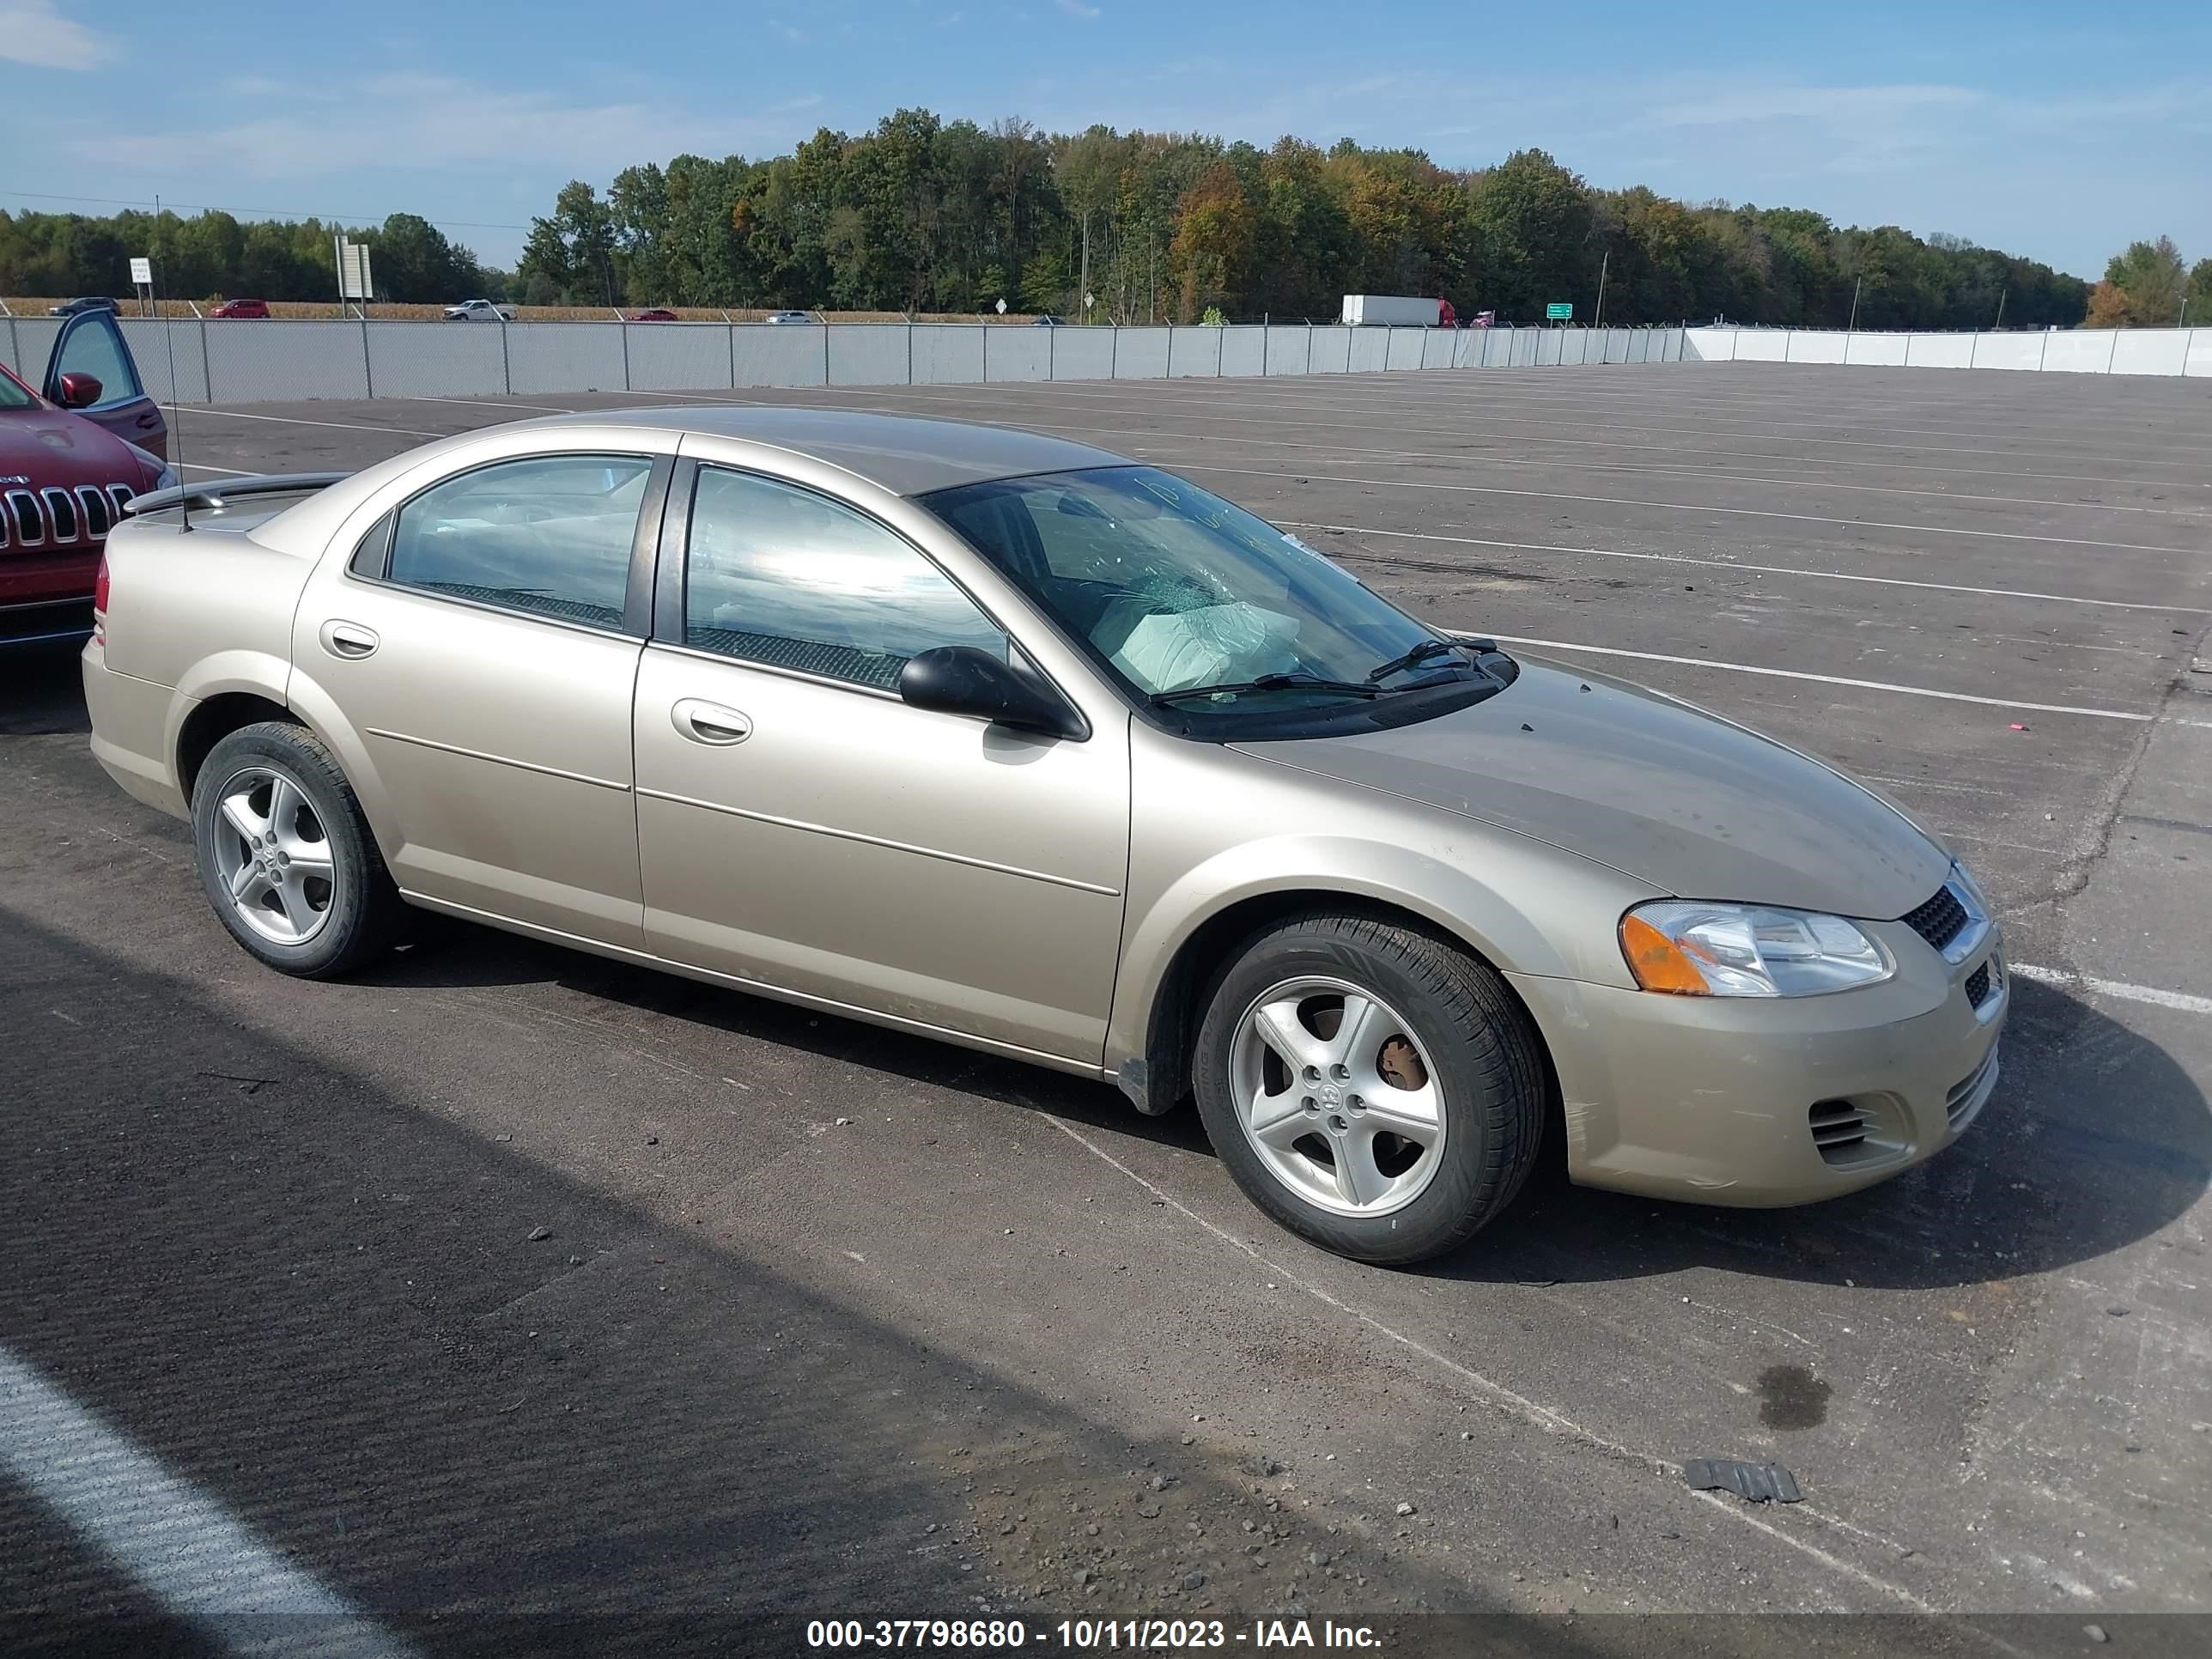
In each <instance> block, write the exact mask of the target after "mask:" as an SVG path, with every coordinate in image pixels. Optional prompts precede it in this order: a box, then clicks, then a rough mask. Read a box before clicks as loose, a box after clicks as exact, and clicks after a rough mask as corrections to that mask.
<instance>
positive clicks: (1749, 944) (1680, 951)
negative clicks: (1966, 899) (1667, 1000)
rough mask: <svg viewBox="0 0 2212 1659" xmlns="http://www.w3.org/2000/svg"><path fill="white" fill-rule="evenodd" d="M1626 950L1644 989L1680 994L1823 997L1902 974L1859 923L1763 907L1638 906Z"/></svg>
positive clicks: (1624, 939) (1628, 926)
mask: <svg viewBox="0 0 2212 1659" xmlns="http://www.w3.org/2000/svg"><path fill="white" fill-rule="evenodd" d="M1620 951H1621V954H1622V955H1623V956H1624V957H1627V959H1628V969H1629V971H1630V972H1631V973H1632V974H1634V975H1636V982H1637V983H1638V985H1640V986H1642V987H1644V989H1645V990H1647V991H1670V992H1673V993H1674V994H1676V995H1678V996H1691V997H1809V996H1818V995H1820V994H1821V993H1822V992H1824V991H1845V990H1849V989H1850V988H1851V987H1853V986H1856V985H1873V984H1875V983H1878V982H1879V981H1882V980H1885V979H1887V978H1888V977H1889V976H1890V975H1892V974H1893V973H1895V972H1896V971H1897V969H1896V967H1895V964H1893V963H1892V962H1891V961H1890V959H1889V957H1887V955H1886V954H1885V953H1884V952H1883V951H1882V948H1881V945H1878V944H1876V943H1875V941H1874V940H1873V939H1871V938H1869V936H1868V935H1867V934H1866V933H1865V932H1863V930H1862V929H1861V928H1860V927H1859V926H1858V924H1857V923H1856V922H1850V921H1844V919H1843V918H1842V917H1841V916H1824V915H1818V914H1817V913H1815V912H1813V911H1809V910H1778V909H1773V908H1769V907H1768V906H1765V905H1759V904H1702V903H1696V902H1688V901H1685V900H1680V899H1665V900H1662V901H1660V902H1656V903H1653V904H1642V905H1638V907H1637V908H1635V909H1633V910H1631V911H1630V912H1629V913H1628V914H1627V915H1626V916H1623V917H1622V918H1621V921H1620Z"/></svg>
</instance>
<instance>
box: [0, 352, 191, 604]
mask: <svg viewBox="0 0 2212 1659" xmlns="http://www.w3.org/2000/svg"><path fill="white" fill-rule="evenodd" d="M41 391H42V392H43V393H44V395H43V396H41V395H40V392H33V390H32V389H31V388H30V387H29V386H27V385H26V384H25V383H24V382H23V381H21V380H18V379H16V378H15V375H14V374H11V373H9V370H8V369H7V368H4V367H0V644H9V643H20V642H21V641H25V640H27V639H47V638H52V637H55V636H57V635H67V634H82V633H83V632H84V630H85V629H86V628H87V627H88V626H89V625H90V617H89V616H88V614H86V613H84V612H83V611H82V606H83V605H84V602H85V601H86V600H88V599H90V598H91V597H92V587H93V577H94V573H95V572H96V571H97V570H98V568H99V566H100V550H101V548H102V547H103V546H104V545H105V544H106V540H107V532H108V530H109V528H110V527H111V526H112V525H113V524H114V523H115V521H116V520H117V519H118V517H119V516H120V515H121V513H122V511H123V506H124V503H125V502H126V501H129V500H131V497H132V496H134V495H143V494H144V493H145V492H146V491H148V490H149V489H167V488H169V487H170V486H172V485H173V484H174V483H176V482H177V475H176V474H175V472H174V471H172V470H171V469H170V468H169V466H168V465H167V464H166V463H165V462H164V460H163V459H162V457H163V455H164V454H166V453H167V449H168V445H169V432H168V427H167V423H166V422H163V420H162V419H161V406H160V405H159V404H156V403H155V401H154V400H153V399H152V398H149V397H148V396H147V395H146V392H145V388H144V387H143V386H141V385H140V383H139V380H138V366H137V363H136V362H133V361H132V359H131V348H130V345H129V344H128V343H126V342H125V339H124V337H123V331H122V330H121V329H120V328H119V327H118V326H117V325H116V320H115V316H114V313H112V312H106V311H87V312H82V313H78V314H77V315H76V316H74V317H71V318H70V319H69V321H68V322H66V323H64V325H62V330H61V333H60V335H59V336H58V337H57V338H56V339H55V341H54V349H53V355H52V356H51V357H49V358H48V359H47V362H46V379H45V380H44V381H43V382H42V383H41Z"/></svg>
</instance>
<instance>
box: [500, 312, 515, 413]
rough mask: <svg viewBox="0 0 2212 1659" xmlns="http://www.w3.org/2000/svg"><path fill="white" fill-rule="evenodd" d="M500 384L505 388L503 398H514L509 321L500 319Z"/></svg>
mask: <svg viewBox="0 0 2212 1659" xmlns="http://www.w3.org/2000/svg"><path fill="white" fill-rule="evenodd" d="M499 383H500V385H501V386H502V387H503V388H504V391H503V392H501V396H503V397H508V398H512V397H513V396H514V366H513V362H512V361H511V360H510V359H509V357H508V356H507V319H506V317H505V316H501V318H500V319H499Z"/></svg>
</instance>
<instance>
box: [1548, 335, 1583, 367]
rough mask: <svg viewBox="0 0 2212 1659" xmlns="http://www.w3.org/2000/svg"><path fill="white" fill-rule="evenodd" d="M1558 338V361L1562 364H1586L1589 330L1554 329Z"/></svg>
mask: <svg viewBox="0 0 2212 1659" xmlns="http://www.w3.org/2000/svg"><path fill="white" fill-rule="evenodd" d="M1552 332H1553V333H1554V334H1556V335H1558V336H1559V361H1560V362H1563V363H1586V362H1589V349H1590V340H1589V332H1590V331H1589V330H1588V329H1586V328H1573V327H1568V328H1555V329H1553V331H1552Z"/></svg>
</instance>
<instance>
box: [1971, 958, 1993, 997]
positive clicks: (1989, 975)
mask: <svg viewBox="0 0 2212 1659" xmlns="http://www.w3.org/2000/svg"><path fill="white" fill-rule="evenodd" d="M1995 990H1996V972H1995V970H1994V969H1991V968H1990V964H1989V963H1986V962H1985V963H1983V964H1982V965H1981V966H1980V967H1978V968H1977V969H1974V971H1973V972H1972V973H1971V974H1969V975H1966V1000H1967V1001H1969V1002H1971V1003H1972V1004H1973V1005H1974V1006H1975V1007H1977V1008H1978V1007H1980V1006H1982V1005H1983V1004H1984V1003H1985V1002H1987V1001H1988V1000H1990V993H1992V992H1993V991H1995Z"/></svg>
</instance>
